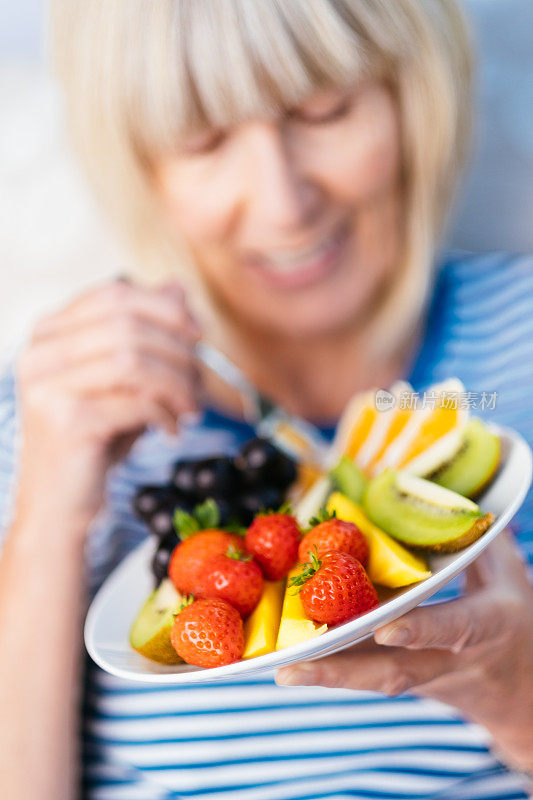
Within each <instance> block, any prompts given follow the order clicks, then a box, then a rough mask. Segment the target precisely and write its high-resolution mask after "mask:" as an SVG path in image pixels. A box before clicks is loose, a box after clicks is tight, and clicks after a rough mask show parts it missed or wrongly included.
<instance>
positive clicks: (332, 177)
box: [317, 95, 401, 204]
mask: <svg viewBox="0 0 533 800" xmlns="http://www.w3.org/2000/svg"><path fill="white" fill-rule="evenodd" d="M353 125H354V127H353V128H352V127H351V126H346V128H344V129H342V130H339V131H338V132H337V133H336V134H334V135H333V136H332V141H331V142H330V145H329V147H327V148H323V149H322V151H321V152H322V155H321V156H320V160H319V162H318V163H317V170H320V171H321V174H322V175H324V176H326V177H325V181H327V184H328V189H329V193H330V195H332V196H335V197H336V198H337V199H338V200H340V201H341V202H345V203H347V204H364V203H365V202H372V200H374V199H376V198H379V197H381V196H382V195H384V194H386V193H389V192H390V191H391V190H395V189H396V188H397V187H398V185H399V181H400V163H401V156H400V135H399V125H398V121H397V115H396V113H395V109H394V106H393V104H392V101H391V100H389V99H388V96H387V95H385V96H384V97H380V98H376V103H375V108H374V109H373V113H370V114H368V117H367V119H366V120H365V121H364V124H363V123H362V121H356V122H354V123H353Z"/></svg>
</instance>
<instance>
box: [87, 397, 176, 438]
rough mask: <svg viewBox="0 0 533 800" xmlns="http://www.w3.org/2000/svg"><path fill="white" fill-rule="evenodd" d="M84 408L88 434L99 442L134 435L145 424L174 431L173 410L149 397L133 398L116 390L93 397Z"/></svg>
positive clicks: (171, 432)
mask: <svg viewBox="0 0 533 800" xmlns="http://www.w3.org/2000/svg"><path fill="white" fill-rule="evenodd" d="M87 412H88V413H87V415H86V419H87V420H88V425H89V426H90V430H88V431H87V435H88V436H90V437H91V438H92V437H94V438H96V439H99V440H100V441H102V442H105V441H108V440H109V439H112V438H115V437H117V436H121V435H122V436H128V435H133V440H134V439H135V438H136V434H139V433H141V432H142V431H143V430H144V429H145V428H146V427H147V426H148V425H153V426H154V427H159V428H163V429H164V430H166V431H167V432H168V433H170V434H174V433H175V432H176V417H175V416H174V414H173V413H172V412H171V411H170V410H169V409H167V408H165V406H164V405H163V404H161V403H158V402H157V401H156V400H154V399H152V398H150V397H136V398H133V397H131V396H129V395H127V394H125V393H122V394H121V393H116V394H115V395H114V396H111V397H101V398H94V399H92V400H91V401H89V402H88V403H87ZM129 444H131V442H130V443H129ZM126 449H127V448H126Z"/></svg>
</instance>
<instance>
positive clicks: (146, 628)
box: [130, 578, 182, 664]
mask: <svg viewBox="0 0 533 800" xmlns="http://www.w3.org/2000/svg"><path fill="white" fill-rule="evenodd" d="M181 601H182V596H181V595H180V593H179V592H178V591H177V590H176V589H175V587H174V584H173V583H172V581H171V580H169V578H165V580H163V581H162V582H161V583H160V585H159V586H158V587H157V589H155V590H154V591H153V592H152V594H151V595H150V597H149V598H148V600H147V601H146V603H145V604H144V605H143V607H142V608H141V610H140V611H139V614H138V615H137V618H136V620H135V622H134V623H133V626H132V628H131V631H130V644H131V646H132V647H133V649H134V650H137V652H138V653H140V654H141V655H142V656H145V658H149V659H151V660H152V661H157V663H158V664H179V663H180V662H181V661H182V659H181V658H180V657H179V656H178V654H177V653H176V651H175V650H174V648H173V647H172V644H171V642H170V631H171V630H172V626H173V624H174V617H175V615H176V614H178V613H179V611H180V608H181Z"/></svg>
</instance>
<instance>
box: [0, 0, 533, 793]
mask: <svg viewBox="0 0 533 800" xmlns="http://www.w3.org/2000/svg"><path fill="white" fill-rule="evenodd" d="M53 12H54V15H53V29H54V35H55V47H56V53H57V64H58V68H59V71H60V73H61V77H62V80H63V82H64V85H65V88H66V97H67V106H68V112H69V118H70V122H71V125H72V133H73V137H74V140H75V142H76V144H77V146H78V148H79V151H80V154H81V155H82V158H83V159H84V162H85V165H86V167H87V169H88V172H89V174H90V176H91V178H92V180H93V182H94V185H95V188H96V190H97V192H98V193H99V196H100V198H101V200H102V202H103V203H104V204H105V205H106V207H107V209H108V211H109V213H110V215H111V216H112V217H113V218H114V220H115V222H116V224H117V225H118V226H121V227H122V230H123V231H125V232H127V234H128V236H129V237H130V241H131V242H132V244H133V245H134V246H135V248H136V252H137V253H138V260H139V263H140V264H142V265H144V270H145V272H144V274H145V275H147V277H148V278H149V279H154V280H155V278H156V277H161V274H162V273H164V274H165V275H166V276H167V277H168V275H169V274H170V275H171V276H172V281H171V282H164V283H162V284H161V283H159V284H158V286H157V287H156V288H147V287H146V286H145V285H143V286H141V285H135V284H133V283H131V282H124V281H121V282H116V283H114V284H113V285H111V286H105V287H102V288H98V289H96V290H93V291H91V292H89V293H88V294H86V295H84V296H83V297H81V298H79V299H77V300H76V301H74V302H73V303H72V304H71V305H70V306H68V307H67V308H66V309H64V310H61V311H59V312H58V313H56V314H53V315H51V316H49V317H48V318H47V319H45V320H43V321H42V322H41V323H40V324H39V325H38V326H37V328H36V330H35V332H34V335H33V339H32V341H31V343H30V344H29V346H28V348H27V349H26V351H25V353H24V354H23V355H22V357H21V360H20V363H19V364H18V366H17V369H16V381H14V379H13V378H11V377H10V376H6V378H5V380H4V382H3V384H2V386H3V403H2V409H3V425H2V437H3V449H2V454H3V455H2V458H3V469H2V475H3V483H4V486H3V491H2V496H3V500H4V502H5V503H6V507H7V500H6V498H7V497H8V486H11V487H15V486H16V491H14V492H13V498H14V499H13V501H12V503H11V505H10V508H11V513H10V514H9V515H8V514H7V512H6V519H7V520H8V522H7V523H6V538H5V544H4V549H3V554H2V560H1V562H0V618H1V622H0V652H1V653H2V659H1V664H0V678H1V679H0V708H1V709H2V713H1V715H0V763H1V767H2V770H1V773H0V774H1V777H0V788H1V792H0V794H1V796H2V797H6V798H9V800H26V798H31V800H67V798H68V800H71V798H75V797H77V796H78V784H79V774H80V771H79V764H80V763H82V764H83V776H84V787H85V796H86V797H88V798H91V800H96V799H98V800H112V799H113V800H114V799H115V798H127V800H134V799H135V800H136V799H137V798H150V800H159V798H178V797H179V798H188V797H193V796H194V797H202V798H204V797H205V798H207V797H215V796H217V797H231V798H246V800H248V799H249V800H252V798H253V799H254V800H255V799H256V798H257V799H258V800H259V798H265V799H266V798H268V799H269V800H271V799H272V798H283V800H285V798H304V797H305V798H319V797H335V798H341V797H346V798H347V797H382V798H398V797H403V798H405V797H409V798H412V797H439V798H445V797H450V798H451V797H454V798H467V797H468V798H487V797H496V796H497V797H500V798H504V797H505V798H515V797H516V798H518V797H525V796H526V795H525V791H524V789H523V788H522V787H523V779H522V778H520V777H519V775H518V774H517V772H512V771H510V770H517V771H521V772H527V771H529V770H532V769H533V756H532V753H533V700H532V697H531V689H530V687H531V685H532V679H533V622H532V619H531V607H532V600H533V592H532V589H531V586H530V584H529V582H528V579H527V575H526V571H525V568H524V566H523V564H522V561H521V558H520V556H519V555H518V552H517V550H516V549H515V547H514V545H513V543H512V541H511V537H510V536H507V537H504V536H502V537H500V540H499V541H498V542H497V543H495V544H494V545H493V546H491V548H490V549H489V551H488V553H487V556H486V557H485V558H483V559H480V560H479V562H477V563H476V565H475V566H474V567H473V568H472V569H471V570H470V571H469V573H468V576H467V579H466V584H465V587H464V596H463V597H461V598H460V599H455V600H451V601H450V603H445V604H442V605H438V606H433V607H424V608H419V609H416V610H415V611H413V612H411V613H410V614H408V615H407V616H405V617H404V618H403V619H402V620H399V621H397V622H395V623H391V624H390V625H388V626H386V627H385V628H383V629H381V630H380V631H378V632H377V633H376V635H375V642H374V643H372V644H367V645H364V646H359V647H356V648H353V649H352V650H350V651H347V652H344V653H341V654H339V655H335V656H331V657H329V658H326V659H323V660H322V661H320V662H316V663H313V664H302V665H299V666H293V667H289V668H285V669H283V670H280V671H279V672H278V674H277V678H276V680H277V682H278V684H282V685H283V684H284V685H285V686H287V685H292V686H295V685H297V684H299V685H301V684H305V685H307V686H309V688H308V689H290V688H282V687H281V686H276V685H275V684H274V682H273V678H272V677H271V676H266V677H265V678H264V679H263V680H251V681H246V680H243V681H240V682H238V683H235V682H232V683H227V684H220V685H213V686H207V687H201V686H196V687H187V688H186V689H179V688H167V689H152V688H147V687H139V686H134V685H131V684H129V683H126V682H122V681H118V680H116V679H113V678H111V677H109V676H106V675H104V674H103V673H102V672H100V671H99V670H97V669H96V667H95V666H94V665H92V664H89V665H88V668H87V675H86V680H85V682H84V683H83V684H82V682H81V681H80V677H79V676H80V671H81V664H80V657H79V654H80V651H81V640H80V627H81V617H82V613H83V609H84V586H85V585H86V581H87V582H88V585H89V589H90V591H91V592H92V591H94V589H95V588H96V587H97V585H98V584H99V583H100V582H101V581H102V580H103V578H104V577H105V575H106V574H107V573H109V571H110V570H111V569H112V567H113V566H114V564H115V563H117V561H118V560H119V559H120V558H121V557H122V556H123V555H124V554H125V553H126V552H127V551H128V550H129V549H130V548H131V547H132V546H133V545H134V544H135V543H137V542H138V541H140V540H141V539H142V537H143V536H144V535H145V532H144V530H143V528H142V527H141V526H140V525H139V524H138V523H136V522H135V520H134V519H133V518H132V516H131V511H130V499H131V496H132V493H133V491H134V489H135V486H136V485H138V484H140V483H146V482H155V481H157V480H159V479H163V478H164V477H166V475H167V474H168V468H169V465H170V463H171V462H172V461H174V460H176V458H177V457H178V456H179V455H180V454H187V455H194V454H198V453H205V452H213V451H220V450H221V449H228V450H231V449H233V448H234V447H235V446H236V445H237V444H238V443H239V442H240V441H243V440H245V439H247V438H249V437H250V436H251V435H252V432H251V430H250V428H249V427H248V426H247V425H246V424H245V423H244V422H242V421H239V408H238V406H237V404H236V401H235V398H233V397H231V396H228V395H227V393H225V392H224V390H223V388H222V387H221V386H220V385H218V384H217V383H215V382H213V380H212V379H210V378H209V377H208V376H206V375H205V374H202V373H201V372H200V371H199V368H198V365H197V364H196V363H195V361H194V357H193V344H194V342H195V341H196V340H197V339H198V338H199V337H200V336H202V337H205V338H206V339H209V340H212V341H214V342H216V343H217V345H218V346H219V347H220V349H222V350H223V351H225V352H226V353H228V355H230V356H231V357H232V358H233V359H234V360H235V361H237V362H238V363H239V364H240V365H241V367H242V368H243V370H244V371H245V372H246V373H247V375H248V376H249V377H250V379H251V380H253V381H254V383H255V384H256V385H257V386H258V387H259V388H260V389H262V390H265V391H268V393H269V394H270V395H271V396H273V397H275V398H276V399H277V400H278V401H279V402H281V403H282V404H283V405H285V406H286V407H287V408H290V409H293V410H294V411H296V412H298V413H299V414H301V415H304V416H306V417H308V418H309V419H312V420H314V421H316V422H319V423H320V424H322V425H324V427H331V426H332V425H333V424H334V423H335V421H336V419H337V418H338V416H339V414H340V413H341V411H342V409H343V407H344V406H345V404H346V402H347V400H348V399H349V398H350V396H351V395H352V394H353V393H354V392H356V391H360V390H362V389H365V388H368V387H371V386H375V385H382V386H387V385H389V384H390V383H391V382H392V381H393V380H394V379H396V378H398V377H400V376H404V377H406V378H410V379H411V381H412V382H413V384H414V386H415V388H420V387H423V386H424V385H425V384H427V383H429V382H431V381H433V380H435V379H439V378H441V377H444V376H446V375H450V374H456V375H458V376H459V377H460V378H462V379H463V380H464V382H465V383H466V384H467V386H468V388H469V389H470V390H472V391H478V392H481V391H485V390H486V391H498V392H499V402H498V405H497V408H496V411H495V412H494V414H493V415H492V418H493V419H496V420H498V421H501V422H505V423H507V424H510V425H514V426H516V427H518V428H521V429H522V430H523V431H524V432H525V433H526V434H529V435H530V436H531V435H532V434H533V431H532V430H531V422H530V420H529V419H528V417H527V415H526V408H527V404H528V400H529V398H528V392H530V391H531V389H532V388H533V387H532V381H531V370H530V367H529V364H527V362H526V356H527V348H530V347H531V341H532V338H533V337H532V333H533V331H532V326H531V321H530V317H531V315H530V313H528V312H530V303H528V304H526V302H525V300H524V298H526V299H527V291H530V290H531V261H528V260H527V259H510V258H506V257H503V256H498V257H491V256H486V257H484V258H473V257H457V258H455V259H453V260H451V261H448V263H446V264H445V265H444V266H443V267H442V269H441V270H440V272H437V270H436V268H434V267H433V263H434V258H435V256H434V250H435V243H436V241H437V237H438V232H439V229H440V227H441V225H442V222H443V218H444V215H445V211H446V208H447V206H448V202H449V198H450V195H451V192H452V190H453V186H454V183H455V180H456V177H457V173H458V169H459V166H460V163H461V161H462V157H463V154H464V152H465V146H466V139H467V132H468V107H469V53H468V45H467V41H466V37H465V32H464V29H463V24H462V21H461V17H460V15H459V13H458V11H457V9H456V7H455V5H454V3H453V2H452V0H433V2H431V3H428V2H423V1H422V0H418V1H417V0H395V2H394V3H386V2H383V0H368V2H365V3H362V2H360V1H359V0H313V1H312V2H311V1H310V0H291V2H290V3H281V2H277V1H275V0H271V2H268V1H267V0H249V2H246V1H245V0H227V2H225V3H220V2H214V0H213V2H207V0H204V2H198V1H197V0H194V2H193V0H167V2H164V3H163V2H161V3H158V4H146V3H144V2H142V0H128V2H126V1H125V0H99V1H97V0H94V2H92V3H76V2H74V0H71V2H68V3H65V2H62V3H60V2H56V3H55V4H54V9H53ZM431 294H432V297H433V299H432V300H431ZM199 297H200V298H201V302H198V298H199ZM193 300H194V301H195V307H194V308H193V307H192V305H191V304H192V302H193ZM14 383H16V390H17V397H18V406H16V404H15V401H14V399H13V398H14V393H15V389H14ZM16 408H18V409H19V411H20V413H16ZM205 408H207V409H208V410H207V411H206V412H205V413H204V414H203V415H202V416H201V417H200V419H199V420H198V419H197V420H196V421H191V417H190V412H196V413H198V412H199V411H201V410H202V409H205ZM186 415H189V416H188V417H187V416H186ZM17 420H18V422H17V425H18V426H19V436H18V437H17V442H18V443H19V446H18V451H17V452H18V455H17V457H15V455H14V449H13V448H14V445H13V439H14V438H15V436H14V434H15V430H14V429H15V427H16V421H17ZM185 420H187V422H188V424H184V421H185ZM176 426H178V429H179V431H180V432H179V437H178V440H177V441H172V440H169V439H167V438H165V437H164V436H162V435H161V434H160V433H158V432H157V431H154V427H155V428H160V429H162V430H164V431H167V432H169V433H175V431H176ZM147 428H149V430H148V431H147V432H146V429H147ZM134 443H135V448H133V449H132V446H133V444H134ZM15 462H16V465H17V466H16V472H15V466H14V464H15ZM114 464H119V466H117V467H116V468H115V469H113V470H111V467H112V466H113V465H114ZM14 474H16V480H15V481H13V480H12V479H11V478H12V476H13V475H14ZM106 481H107V495H106V498H107V504H106V511H105V512H104V513H101V514H100V515H98V512H99V510H100V508H101V506H102V504H103V501H104V493H105V490H106ZM97 515H98V516H97ZM520 525H521V528H520V536H521V541H522V543H523V545H524V547H525V548H526V549H527V548H528V547H529V550H530V551H531V550H532V547H531V532H532V526H533V519H532V517H531V506H530V505H529V506H526V507H525V509H524V510H523V512H522V514H521V517H520ZM88 532H89V534H90V535H89V536H88V538H87V533H88ZM86 542H87V545H86ZM132 611H133V610H132ZM322 686H325V687H335V688H336V689H337V691H333V690H332V689H331V688H330V689H324V688H320V687H322ZM351 690H362V692H361V691H357V692H353V691H351ZM376 692H377V694H376ZM405 692H408V694H404V693H405ZM82 693H83V700H84V714H83V718H84V726H83V727H84V735H83V744H84V746H83V750H82V755H81V756H80V753H79V752H78V748H77V737H76V731H77V720H78V702H79V700H80V695H81V694H82ZM439 701H444V703H446V704H449V705H441V703H440V702H439ZM491 748H493V751H492V750H491ZM496 753H497V754H498V755H495V754H496ZM498 759H503V760H505V762H506V763H507V765H508V767H509V770H508V769H506V767H504V766H503V764H502V763H501V762H500V761H499V760H498Z"/></svg>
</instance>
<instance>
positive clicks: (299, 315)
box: [255, 295, 364, 340]
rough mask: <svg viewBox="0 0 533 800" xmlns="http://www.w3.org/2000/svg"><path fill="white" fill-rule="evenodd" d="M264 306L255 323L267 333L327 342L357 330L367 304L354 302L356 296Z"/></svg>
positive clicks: (293, 301) (294, 301)
mask: <svg viewBox="0 0 533 800" xmlns="http://www.w3.org/2000/svg"><path fill="white" fill-rule="evenodd" d="M265 305H266V304H264V305H263V309H264V310H263V311H262V313H261V315H260V317H256V318H255V324H256V325H259V326H261V327H262V328H263V329H264V330H265V332H266V331H268V332H269V333H270V334H273V335H274V336H279V337H282V338H286V339H293V340H301V339H315V340H316V339H327V338H329V337H331V336H336V335H339V334H341V333H343V332H344V331H347V330H350V329H354V328H355V327H357V325H358V320H359V319H361V318H362V316H363V308H364V304H363V303H357V304H356V303H354V298H353V295H352V296H351V297H350V296H349V295H348V296H347V295H344V296H342V295H341V296H340V297H339V296H334V297H327V298H322V299H320V300H319V301H313V302H310V301H309V300H303V299H298V298H297V297H295V298H294V299H292V300H291V301H290V302H286V303H285V302H280V301H279V300H278V302H277V303H275V304H270V305H268V306H266V308H265Z"/></svg>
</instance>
